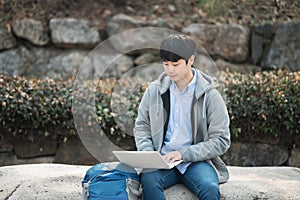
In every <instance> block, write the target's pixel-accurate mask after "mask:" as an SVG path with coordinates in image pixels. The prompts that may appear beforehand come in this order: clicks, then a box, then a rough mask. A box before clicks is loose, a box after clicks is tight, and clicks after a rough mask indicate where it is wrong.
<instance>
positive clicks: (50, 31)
mask: <svg viewBox="0 0 300 200" xmlns="http://www.w3.org/2000/svg"><path fill="white" fill-rule="evenodd" d="M48 24H49V25H48V27H44V26H43V25H42V23H41V22H40V21H37V20H34V19H28V18H27V19H19V20H15V21H13V22H12V23H11V24H9V25H7V27H0V70H1V71H3V72H4V73H6V74H8V75H21V76H27V77H39V78H46V77H50V78H58V77H60V78H64V79H66V78H70V77H74V76H75V75H76V73H77V70H78V68H79V66H80V65H81V63H82V61H83V60H84V59H85V58H86V56H87V55H88V54H89V53H90V52H91V50H92V49H93V48H94V47H96V46H97V45H98V44H100V43H101V42H103V41H105V40H106V39H107V38H111V37H112V36H114V35H116V34H117V33H120V32H122V31H124V30H128V29H133V28H142V27H159V28H167V29H172V27H173V26H172V24H169V23H167V22H166V21H165V20H164V19H157V20H155V21H147V19H145V18H140V17H133V16H128V15H124V14H118V15H115V16H113V17H112V18H110V19H109V21H108V22H107V27H106V30H105V31H100V30H98V29H97V27H93V26H91V24H90V23H89V21H86V20H81V19H70V18H61V19H57V18H55V19H51V20H50V21H49V23H48ZM299 30H300V22H286V23H283V24H259V25H255V26H253V27H245V26H241V25H238V24H221V25H213V24H190V25H188V26H187V27H184V28H183V29H182V30H177V31H179V32H182V33H186V34H188V35H191V36H192V37H194V38H195V39H196V40H197V41H198V42H199V44H200V45H202V47H203V49H200V53H201V51H205V52H207V53H208V54H209V55H210V56H211V57H212V58H213V60H214V61H216V64H217V66H218V68H219V69H225V68H229V69H231V70H234V71H240V72H249V71H260V70H262V69H263V70H264V69H278V68H289V69H291V70H299V69H300V48H299V47H300V46H299V44H300V42H299V41H300V36H299V34H296V33H298V32H299ZM162 37H164V36H163V35H157V34H154V33H151V32H149V33H145V34H144V35H143V36H142V37H140V38H136V36H135V35H130V34H128V35H126V38H122V39H121V40H116V39H115V40H109V41H108V44H109V45H110V47H109V49H105V54H106V55H105V56H104V57H105V58H106V59H110V58H112V57H113V56H114V55H116V54H117V53H118V52H119V51H122V50H124V49H126V48H128V47H129V46H130V45H132V44H130V43H129V42H128V41H136V43H141V44H142V43H143V41H145V40H147V41H148V42H151V41H155V40H158V39H162ZM141 46H142V45H141ZM105 48H107V46H106V47H105ZM145 54H146V55H145ZM94 55H95V56H89V59H90V65H89V67H87V68H86V69H85V70H86V73H87V74H94V73H96V72H97V71H102V70H103V68H104V67H105V66H103V64H102V65H101V64H100V65H99V63H101V60H99V58H97V54H94ZM199 56H200V59H199V60H200V65H203V66H204V65H207V66H206V67H208V68H209V67H210V65H211V63H208V64H207V62H206V63H203V62H205V61H206V60H208V59H207V58H205V56H202V55H199ZM122 58H123V59H122V60H119V61H116V62H115V63H116V65H115V67H114V70H112V71H110V72H108V76H116V75H117V76H120V75H122V73H124V71H126V70H129V69H131V68H133V67H136V66H138V65H143V64H146V63H151V62H154V61H159V58H158V56H157V54H155V53H153V52H151V51H150V53H149V52H145V51H136V52H134V53H129V54H127V55H123V57H122ZM124 60H125V62H124Z"/></svg>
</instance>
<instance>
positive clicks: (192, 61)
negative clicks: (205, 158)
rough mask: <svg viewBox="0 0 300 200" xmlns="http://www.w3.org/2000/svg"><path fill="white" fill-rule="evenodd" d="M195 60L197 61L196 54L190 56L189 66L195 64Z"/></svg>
mask: <svg viewBox="0 0 300 200" xmlns="http://www.w3.org/2000/svg"><path fill="white" fill-rule="evenodd" d="M194 61H195V56H194V55H192V56H191V57H190V58H189V60H188V65H189V66H192V65H193V64H194Z"/></svg>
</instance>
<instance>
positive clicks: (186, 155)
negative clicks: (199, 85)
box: [180, 89, 230, 162]
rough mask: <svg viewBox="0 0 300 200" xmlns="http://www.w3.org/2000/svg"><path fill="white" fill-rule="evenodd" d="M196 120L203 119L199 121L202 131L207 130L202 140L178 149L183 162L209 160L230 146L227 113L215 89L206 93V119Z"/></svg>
mask: <svg viewBox="0 0 300 200" xmlns="http://www.w3.org/2000/svg"><path fill="white" fill-rule="evenodd" d="M204 112H205V111H204ZM198 120H203V121H202V122H200V123H205V124H202V126H203V127H204V131H203V132H205V131H207V132H206V133H204V140H203V141H196V142H195V144H193V145H191V146H189V147H187V148H185V149H181V150H180V153H181V154H182V157H183V160H184V161H185V162H197V161H203V160H209V159H212V158H215V157H218V156H220V155H222V154H224V153H225V152H226V151H227V150H228V149H229V147H230V131H229V115H228V112H227V108H226V105H225V103H224V101H223V98H222V96H221V95H220V93H219V92H218V91H217V90H216V89H213V90H210V92H209V93H208V94H207V101H206V119H202V118H201V119H198ZM197 134H203V133H197ZM197 142H198V143H197Z"/></svg>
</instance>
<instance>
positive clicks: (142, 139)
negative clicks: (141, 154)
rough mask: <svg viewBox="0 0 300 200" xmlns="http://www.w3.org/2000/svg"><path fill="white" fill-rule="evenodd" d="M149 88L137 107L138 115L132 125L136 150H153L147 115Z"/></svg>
mask: <svg viewBox="0 0 300 200" xmlns="http://www.w3.org/2000/svg"><path fill="white" fill-rule="evenodd" d="M149 99H150V90H149V88H148V89H147V90H146V91H145V93H144V95H143V98H142V100H141V103H140V105H139V108H138V116H137V119H136V121H135V126H134V130H133V131H134V138H135V143H136V146H137V150H138V151H154V146H153V142H152V138H151V126H150V117H149V107H150V106H149Z"/></svg>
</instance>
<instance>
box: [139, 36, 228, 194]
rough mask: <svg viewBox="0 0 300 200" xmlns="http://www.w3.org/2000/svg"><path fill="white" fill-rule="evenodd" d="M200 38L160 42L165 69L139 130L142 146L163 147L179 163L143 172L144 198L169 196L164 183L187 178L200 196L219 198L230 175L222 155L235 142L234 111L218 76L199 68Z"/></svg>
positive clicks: (146, 99)
mask: <svg viewBox="0 0 300 200" xmlns="http://www.w3.org/2000/svg"><path fill="white" fill-rule="evenodd" d="M195 55H196V44H195V42H194V41H193V40H192V39H191V38H190V37H188V36H185V35H181V34H173V35H170V36H168V37H167V38H165V39H164V40H163V41H162V43H161V47H160V57H161V58H162V60H163V67H164V71H165V72H164V73H162V74H161V76H160V77H159V78H158V80H156V81H155V82H153V83H151V84H150V85H149V87H148V89H147V90H146V91H145V94H144V96H143V98H142V101H141V103H140V106H139V110H138V116H137V119H136V122H135V128H134V134H135V141H136V146H137V149H138V150H139V151H159V152H160V153H161V154H162V155H164V158H165V159H166V160H167V161H168V162H174V161H177V160H183V162H182V163H181V164H179V165H177V166H176V167H174V168H173V169H159V170H153V171H148V172H146V171H145V172H143V173H142V174H141V183H142V187H143V196H144V200H161V199H165V197H164V189H167V188H169V187H171V186H173V185H175V184H176V183H178V182H181V183H183V184H184V185H185V186H186V187H187V188H189V189H190V190H191V191H192V192H194V193H195V194H196V195H197V197H198V198H199V199H219V198H220V192H219V183H223V182H226V181H227V180H228V178H229V174H228V170H227V168H226V166H225V164H224V163H223V161H222V160H221V159H220V158H219V156H220V155H222V154H224V153H225V152H226V151H227V149H228V148H229V146H230V132H229V116H228V112H227V109H226V105H225V103H224V101H223V99H222V96H221V95H220V93H219V92H218V91H217V90H216V89H215V87H214V84H213V81H212V79H211V78H210V77H209V76H208V75H206V74H204V73H202V72H201V71H199V70H197V69H194V68H193V64H194V60H195Z"/></svg>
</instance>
